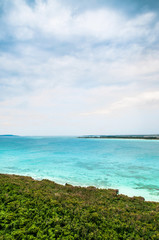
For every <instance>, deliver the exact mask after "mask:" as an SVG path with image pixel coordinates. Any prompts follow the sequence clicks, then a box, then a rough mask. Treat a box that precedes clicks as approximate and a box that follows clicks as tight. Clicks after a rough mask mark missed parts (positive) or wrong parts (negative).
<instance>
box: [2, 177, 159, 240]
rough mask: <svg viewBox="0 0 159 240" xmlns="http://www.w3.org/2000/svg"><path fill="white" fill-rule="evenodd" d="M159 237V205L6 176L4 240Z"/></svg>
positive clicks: (109, 191)
mask: <svg viewBox="0 0 159 240" xmlns="http://www.w3.org/2000/svg"><path fill="white" fill-rule="evenodd" d="M14 239H15V240H20V239H23V240H30V239H39V240H40V239H43V240H49V239H66V240H72V239H78V240H80V239H92V240H93V239H94V240H98V239H99V240H100V239H109V240H110V239H111V240H113V239H126V240H130V239H143V240H146V239H147V240H148V239H156V240H157V239H159V203H157V202H146V201H144V199H143V198H142V197H133V198H130V197H127V196H125V195H121V194H119V193H118V191H117V190H113V189H107V190H106V189H97V188H95V187H73V186H72V185H69V184H66V185H65V186H63V185H59V184H56V183H55V182H52V181H49V180H42V181H37V180H34V179H32V178H31V177H23V176H16V175H7V174H0V240H14Z"/></svg>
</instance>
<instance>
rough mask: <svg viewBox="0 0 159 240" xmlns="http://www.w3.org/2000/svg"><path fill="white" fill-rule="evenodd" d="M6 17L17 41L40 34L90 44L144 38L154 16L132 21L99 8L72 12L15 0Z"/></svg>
mask: <svg viewBox="0 0 159 240" xmlns="http://www.w3.org/2000/svg"><path fill="white" fill-rule="evenodd" d="M13 6H14V8H13V9H12V10H11V11H10V14H9V16H8V19H7V20H8V21H9V25H10V26H12V27H13V34H15V36H16V37H17V38H18V39H25V40H26V39H31V38H34V37H38V36H40V35H43V36H45V37H56V38H58V39H61V40H64V39H65V40H69V41H74V40H75V38H85V39H87V40H89V41H90V40H91V41H95V42H97V41H105V40H114V41H119V40H120V41H128V40H131V41H132V40H134V39H138V38H141V37H142V38H143V37H147V38H149V34H150V32H151V31H152V29H151V27H150V26H149V24H151V23H152V22H153V21H154V19H155V14H154V13H152V12H151V13H145V14H142V15H141V16H137V17H135V18H132V19H131V20H130V19H128V18H126V17H124V16H122V15H121V13H120V12H118V11H116V10H113V9H109V8H101V9H96V10H86V11H84V12H79V13H77V12H76V13H74V9H71V8H70V7H66V6H63V5H62V3H60V1H56V0H52V1H51V0H48V1H45V2H44V1H41V0H38V1H36V4H35V7H34V8H31V7H30V6H28V5H27V3H26V2H25V1H24V0H16V1H15V2H14V4H13Z"/></svg>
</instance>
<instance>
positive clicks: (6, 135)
mask: <svg viewBox="0 0 159 240" xmlns="http://www.w3.org/2000/svg"><path fill="white" fill-rule="evenodd" d="M0 137H18V135H13V134H4V135H0Z"/></svg>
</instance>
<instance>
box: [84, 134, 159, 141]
mask: <svg viewBox="0 0 159 240" xmlns="http://www.w3.org/2000/svg"><path fill="white" fill-rule="evenodd" d="M79 138H99V139H103V138H105V139H144V140H159V134H153V135H149V134H148V135H84V136H80V137H79Z"/></svg>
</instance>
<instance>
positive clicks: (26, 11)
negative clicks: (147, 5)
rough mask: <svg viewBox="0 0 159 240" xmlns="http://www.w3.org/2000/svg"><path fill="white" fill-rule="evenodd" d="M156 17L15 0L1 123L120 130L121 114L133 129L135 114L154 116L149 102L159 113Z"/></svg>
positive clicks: (0, 67) (4, 57)
mask: <svg viewBox="0 0 159 240" xmlns="http://www.w3.org/2000/svg"><path fill="white" fill-rule="evenodd" d="M8 3H11V2H10V1H8ZM155 17H156V15H155V14H154V13H152V12H149V13H144V14H142V15H139V16H137V17H132V18H131V19H130V18H128V17H126V16H122V15H121V13H120V12H119V11H117V10H114V9H109V8H106V7H103V8H98V9H93V10H90V9H87V10H85V11H80V12H77V11H74V9H73V8H71V7H70V6H69V7H66V6H65V7H64V6H63V5H62V4H61V2H60V1H56V0H53V1H51V0H50V1H40V0H39V1H36V4H35V6H34V8H31V7H30V6H28V5H27V4H26V1H24V0H15V1H14V2H12V5H11V8H10V9H9V10H8V12H7V15H6V17H5V18H4V20H5V24H6V25H5V26H6V32H7V33H8V35H7V36H10V37H13V39H14V40H13V39H12V38H11V43H12V44H13V45H12V46H11V47H10V48H8V51H5V50H4V49H2V52H1V55H0V72H1V77H0V88H1V89H3V90H1V94H0V126H1V129H5V131H8V132H9V131H11V130H15V131H16V132H17V133H18V134H21V133H23V134H26V135H28V134H35V135H37V134H41V135H43V134H46V135H47V134H53V135H54V134H69V133H70V134H79V133H81V134H87V133H88V134H89V133H93V131H96V133H97V134H98V133H99V131H100V133H101V134H102V130H103V131H104V129H110V132H111V129H116V131H118V129H117V127H115V126H116V124H117V120H118V122H119V129H122V130H123V129H124V127H125V126H128V125H129V127H128V130H129V131H130V130H131V129H132V130H133V127H134V125H135V121H133V120H132V117H134V115H135V114H136V121H138V120H137V115H138V114H139V115H140V112H141V113H143V116H145V117H148V113H147V112H146V109H148V110H150V108H151V109H152V116H156V114H157V113H156V110H157V109H158V102H159V99H158V95H159V92H158V88H159V83H158V79H159V71H158V66H159V51H158V49H157V48H156V49H154V50H153V42H155V41H156V40H158V28H159V24H158V23H157V20H155ZM154 22H156V23H155V24H154ZM0 35H1V34H0ZM6 40H8V41H10V39H9V38H7V37H6ZM12 40H13V41H12ZM6 42H7V41H6ZM151 44H152V45H151ZM11 48H12V49H11ZM9 49H11V50H9ZM128 112H129V116H128V114H127V113H128ZM81 113H82V114H81ZM141 115H142V114H141ZM140 117H141V116H140ZM141 119H142V117H141ZM131 124H132V126H131ZM136 126H138V124H137V125H136ZM156 126H157V125H156ZM56 128H57V129H56ZM39 129H40V132H39ZM50 129H51V130H50ZM87 129H88V131H87ZM145 129H146V128H145ZM156 129H157V127H156ZM114 131H115V130H114ZM114 133H115V132H114Z"/></svg>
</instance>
